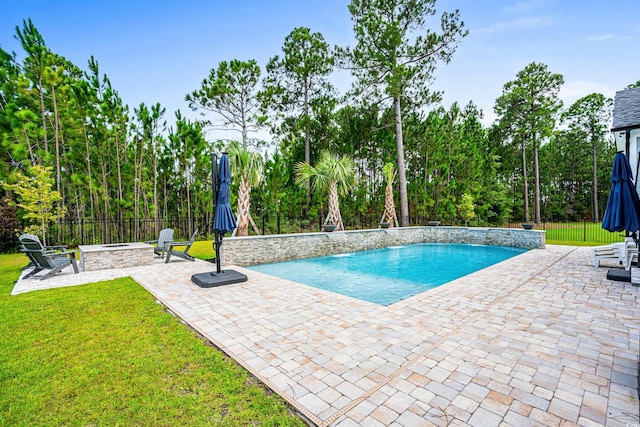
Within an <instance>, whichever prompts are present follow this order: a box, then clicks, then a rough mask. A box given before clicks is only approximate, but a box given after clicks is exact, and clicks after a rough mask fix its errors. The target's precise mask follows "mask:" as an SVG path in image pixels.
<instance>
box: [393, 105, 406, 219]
mask: <svg viewBox="0 0 640 427" xmlns="http://www.w3.org/2000/svg"><path fill="white" fill-rule="evenodd" d="M393 107H394V113H395V114H394V117H395V124H396V152H397V156H398V185H399V186H400V226H401V227H406V226H408V225H409V203H408V201H407V173H406V170H405V164H404V142H403V139H402V113H401V110H400V96H395V97H394V98H393Z"/></svg>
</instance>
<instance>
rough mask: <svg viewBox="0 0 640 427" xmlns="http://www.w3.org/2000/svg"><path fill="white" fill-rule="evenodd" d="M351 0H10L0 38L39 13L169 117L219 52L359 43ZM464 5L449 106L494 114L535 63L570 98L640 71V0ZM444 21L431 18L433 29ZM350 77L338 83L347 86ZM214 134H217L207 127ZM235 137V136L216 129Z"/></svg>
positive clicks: (446, 3) (0, 43)
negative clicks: (299, 40)
mask: <svg viewBox="0 0 640 427" xmlns="http://www.w3.org/2000/svg"><path fill="white" fill-rule="evenodd" d="M347 4H348V1H347V0H233V1H230V0H186V1H175V0H172V1H168V0H155V1H150V0H129V1H121V0H110V1H105V0H83V1H77V0H60V1H51V0H2V4H1V6H0V10H2V13H0V47H2V48H3V49H5V50H8V51H16V52H17V53H18V55H19V57H21V55H22V51H21V48H20V46H19V43H18V42H17V40H15V38H14V34H15V27H16V26H18V25H19V26H21V25H22V20H23V19H27V18H31V19H32V20H33V23H34V24H35V26H36V27H37V28H38V30H39V31H40V32H41V33H42V35H43V37H44V39H45V42H46V44H47V46H48V47H49V48H50V49H51V50H52V51H53V52H55V53H58V54H60V55H63V56H64V57H66V58H67V59H69V60H71V61H72V62H73V63H75V64H76V65H77V66H79V67H81V68H82V69H86V68H87V67H86V64H87V60H88V59H89V57H90V56H91V55H93V56H94V57H95V58H96V59H97V60H98V62H99V64H100V67H101V72H102V73H106V74H107V75H108V77H109V78H110V79H111V82H112V84H113V86H114V87H115V89H116V90H118V92H119V94H120V96H121V97H122V98H123V100H124V101H125V102H126V103H127V104H129V106H130V108H131V110H132V109H133V107H136V106H137V105H139V104H140V103H141V102H144V103H146V104H147V105H150V104H153V103H156V102H160V103H161V104H162V105H163V106H164V107H166V109H167V116H166V117H167V119H168V122H169V123H172V122H173V113H174V111H175V110H177V109H181V110H182V111H183V113H186V114H187V115H188V116H190V117H194V114H193V113H191V112H190V110H189V108H188V106H187V103H186V102H185V101H184V96H185V94H187V93H189V92H191V91H193V90H195V89H197V88H198V87H199V86H200V82H201V81H202V79H204V78H205V77H206V76H207V75H208V73H209V70H210V69H211V68H214V67H217V65H218V63H219V62H220V61H223V60H231V59H236V58H237V59H242V60H248V59H256V60H257V61H258V63H259V64H260V65H261V67H263V72H264V65H265V64H266V62H267V60H268V59H269V58H270V57H272V56H274V55H276V54H280V53H281V48H282V44H283V42H284V38H285V37H286V35H287V34H289V33H290V32H291V30H293V29H294V28H295V27H300V26H305V27H309V28H311V29H312V30H313V31H319V32H321V33H322V34H323V35H324V37H325V39H326V40H327V41H328V42H329V43H330V44H332V45H334V44H339V45H346V44H352V42H353V35H352V23H351V21H350V16H349V12H348V10H347ZM436 8H437V10H438V13H437V16H439V15H440V13H441V12H442V11H452V10H454V9H459V10H460V13H461V17H462V19H463V21H464V22H465V25H466V27H467V29H469V35H468V36H467V38H465V39H464V40H463V41H462V43H461V45H460V47H459V49H458V51H457V52H456V54H455V55H454V56H453V59H452V61H451V63H450V64H440V65H439V66H438V70H437V72H436V76H437V79H436V81H435V82H434V84H433V86H432V87H433V89H434V90H442V91H444V98H443V105H444V106H445V107H447V108H448V107H449V105H450V104H451V103H453V102H458V103H459V104H463V105H464V104H466V103H468V102H469V101H470V100H472V101H473V102H474V103H475V104H476V105H478V106H479V107H480V108H482V109H483V110H484V112H485V116H486V117H485V120H484V121H485V123H486V124H489V123H491V122H492V121H493V119H494V118H495V115H494V114H493V105H494V102H495V99H496V98H497V97H498V96H499V95H500V94H501V90H502V87H503V85H504V84H505V83H507V82H508V81H510V80H513V79H514V78H515V76H516V73H517V72H518V71H520V70H522V69H523V68H524V67H525V66H526V65H527V64H529V63H530V62H533V61H535V62H542V63H544V64H547V65H548V66H549V69H550V71H552V72H555V73H560V74H562V75H563V76H564V78H565V84H564V86H563V89H562V91H561V94H560V95H561V97H562V98H563V100H564V101H565V103H566V104H569V103H571V102H573V101H575V100H577V99H578V98H579V97H581V96H585V95H587V94H589V93H592V92H600V93H603V94H605V95H607V96H610V97H613V95H614V94H615V91H617V90H622V89H623V88H624V87H625V86H627V85H628V84H630V83H633V82H636V81H637V80H640V56H638V52H639V49H638V46H639V45H640V43H639V42H640V21H638V19H637V18H638V17H639V16H640V1H638V0H617V1H615V2H604V1H602V0H600V1H594V0H524V1H506V0H458V1H455V0H438V1H437V2H436ZM437 24H438V22H437V21H435V20H434V21H432V28H435V26H436V25H437ZM347 81H348V77H347V76H346V75H338V76H336V77H335V82H336V83H337V85H338V86H339V87H340V88H341V89H346V88H347V87H346V86H347V84H346V82H347ZM210 137H211V138H216V135H213V136H210ZM220 137H228V136H222V135H221V136H220Z"/></svg>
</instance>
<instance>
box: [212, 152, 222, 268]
mask: <svg viewBox="0 0 640 427" xmlns="http://www.w3.org/2000/svg"><path fill="white" fill-rule="evenodd" d="M211 191H212V192H213V215H214V218H215V215H216V205H217V200H218V155H217V154H216V153H214V152H211ZM212 224H213V221H212ZM217 241H218V232H217V231H215V230H213V251H214V252H215V254H216V266H217V268H218V273H220V261H219V260H220V248H219V247H218V243H217Z"/></svg>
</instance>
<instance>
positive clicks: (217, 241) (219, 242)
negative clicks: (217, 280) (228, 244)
mask: <svg viewBox="0 0 640 427" xmlns="http://www.w3.org/2000/svg"><path fill="white" fill-rule="evenodd" d="M214 236H215V242H214V244H215V246H216V273H217V274H220V273H221V272H222V270H221V268H220V245H222V233H221V232H219V231H214Z"/></svg>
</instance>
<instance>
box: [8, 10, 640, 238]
mask: <svg viewBox="0 0 640 427" xmlns="http://www.w3.org/2000/svg"><path fill="white" fill-rule="evenodd" d="M372 11H373V12H372ZM374 12H375V13H374ZM348 13H350V15H351V18H352V22H353V29H354V35H355V40H356V44H355V46H333V47H332V46H330V44H329V43H328V42H327V41H326V40H325V39H324V37H323V35H322V34H320V33H319V32H314V31H312V30H311V29H309V28H305V27H298V28H294V29H293V30H292V31H291V33H290V34H289V35H288V36H287V37H286V38H285V40H284V43H283V46H282V50H281V52H279V53H277V54H275V55H274V56H273V57H272V58H271V59H270V60H269V61H268V62H267V64H266V65H265V66H264V70H263V68H262V67H261V66H260V65H259V64H258V63H257V62H256V61H255V60H252V59H249V60H242V59H230V60H228V61H222V62H220V63H219V64H215V65H214V66H213V67H212V69H211V71H210V73H209V75H208V76H204V79H203V81H202V83H201V85H200V87H197V88H194V89H193V91H192V92H190V93H188V94H185V100H186V102H187V103H188V105H189V107H190V108H192V109H193V110H195V111H200V112H202V113H204V118H203V119H200V120H190V119H188V118H186V117H185V116H184V115H183V113H182V112H181V111H180V110H178V111H175V112H174V113H173V114H174V116H175V125H172V126H167V112H166V109H165V108H164V107H162V106H161V105H160V104H158V103H156V104H151V105H146V104H145V103H141V104H140V105H139V106H136V107H133V108H130V107H129V106H128V105H126V104H124V102H123V101H122V99H121V98H120V96H119V94H118V91H117V89H116V88H114V87H113V86H112V85H111V82H110V81H109V78H108V77H107V75H106V74H105V73H104V72H103V70H102V69H101V68H100V67H99V63H98V60H97V59H95V58H93V57H91V58H89V60H88V61H87V64H86V68H85V69H82V68H80V67H78V66H76V65H75V64H73V63H71V62H70V61H68V60H67V59H66V58H64V57H63V56H61V55H59V54H56V53H54V52H52V51H51V50H50V49H49V48H48V47H47V46H46V44H45V41H44V38H43V36H42V35H41V34H40V33H39V31H38V30H37V28H36V27H35V25H34V24H33V23H32V22H31V20H30V19H27V20H25V21H23V23H22V25H21V26H17V27H16V29H15V37H16V39H17V40H18V41H19V42H20V45H21V47H22V49H23V57H24V58H23V59H22V60H20V61H19V60H18V59H17V55H16V53H14V52H7V51H5V50H2V48H1V47H0V143H1V146H0V180H1V181H2V182H3V183H5V185H4V186H2V188H1V189H0V192H1V194H0V196H2V205H1V206H0V208H1V209H0V214H1V215H3V217H5V218H9V217H11V218H15V217H19V218H22V217H25V216H26V215H27V212H26V211H25V208H24V204H23V206H16V205H20V203H21V201H20V200H18V199H19V198H20V196H19V195H18V193H17V192H16V191H12V187H11V186H12V185H15V184H16V183H17V182H19V181H20V180H22V181H24V180H25V179H31V180H37V179H38V178H37V177H38V176H41V175H39V174H41V173H42V171H41V170H38V171H33V170H32V169H31V168H33V167H35V166H39V167H42V168H44V170H46V171H48V173H50V174H51V176H50V181H48V180H46V179H44V178H42V179H41V181H46V182H51V184H49V185H51V187H52V190H54V191H55V192H57V193H58V195H59V198H53V199H51V200H54V202H53V203H54V204H55V206H54V208H55V210H56V212H60V213H63V215H64V216H65V217H66V218H70V219H75V220H78V221H80V220H81V219H83V218H99V219H109V220H125V219H126V218H132V217H133V218H151V219H155V220H158V219H160V218H171V217H201V216H205V215H208V214H210V213H211V211H212V209H213V208H212V206H213V200H212V191H211V190H212V188H211V185H212V184H211V157H210V153H211V152H213V151H223V150H225V151H230V154H231V155H230V158H231V161H232V167H233V168H234V181H233V183H232V202H233V203H234V204H237V205H238V214H239V216H240V217H241V219H242V220H241V221H239V228H242V230H246V232H248V230H249V229H250V227H248V226H247V222H248V221H250V220H251V219H252V217H253V216H260V215H283V216H289V217H298V216H305V217H311V218H317V217H319V216H324V214H325V213H326V212H327V207H328V206H327V195H328V194H327V193H326V191H327V189H324V190H325V193H324V194H323V193H322V192H321V191H320V190H322V187H320V188H315V190H316V191H313V190H314V187H312V185H311V184H310V181H306V182H305V183H303V182H299V183H298V184H300V185H296V168H297V165H298V164H299V163H301V162H302V163H305V164H307V165H312V164H315V163H317V162H319V161H320V160H321V155H323V154H322V153H332V154H333V155H335V156H348V157H349V158H350V160H351V161H352V164H353V172H354V178H355V180H354V183H353V185H351V186H350V187H349V191H348V197H344V196H342V198H341V200H340V209H341V215H342V217H353V216H357V215H363V216H375V215H378V216H379V215H381V214H382V213H383V212H384V209H385V200H386V201H387V203H389V202H388V199H389V192H388V188H389V187H390V183H389V179H388V178H389V174H388V173H387V174H385V170H384V169H385V165H387V164H392V166H393V167H394V169H393V174H392V175H391V179H392V181H393V182H392V183H391V185H392V188H393V190H394V191H393V197H395V202H396V203H395V206H398V207H399V211H398V212H397V219H398V220H399V223H400V224H399V225H407V224H408V221H409V216H422V217H428V218H433V219H438V218H444V217H460V218H472V217H478V218H482V219H483V221H485V222H486V223H487V224H495V225H500V224H503V223H504V222H505V221H506V220H507V219H514V220H517V221H526V222H530V221H535V222H540V221H542V220H544V219H546V220H576V219H580V218H584V217H588V218H591V219H593V220H594V221H599V220H600V219H601V216H602V214H603V209H604V204H605V203H606V198H607V195H608V191H609V188H610V185H609V175H610V164H611V161H612V159H613V152H614V148H613V144H612V142H611V140H610V138H609V137H608V127H609V122H610V120H611V110H612V100H611V99H608V98H606V97H605V96H604V95H602V94H599V93H593V94H590V95H588V96H586V97H584V98H581V99H579V100H577V101H576V102H575V103H574V104H572V105H570V106H564V105H563V104H562V102H561V100H560V99H559V97H558V93H559V91H560V88H561V86H562V84H563V83H564V81H563V77H562V75H561V74H559V73H554V72H552V71H551V70H549V69H548V67H547V66H546V65H545V64H542V63H537V62H532V63H531V64H529V65H527V66H526V67H525V68H524V69H523V70H522V71H520V72H519V73H518V74H517V75H516V76H514V79H513V80H511V81H509V82H506V83H505V85H504V87H503V91H502V94H501V95H500V96H499V97H498V98H497V99H496V102H495V106H494V111H495V113H496V114H497V116H498V119H497V120H496V121H495V123H493V124H492V125H491V126H484V125H483V124H482V118H483V112H482V111H481V110H480V109H479V108H478V107H477V106H476V105H474V103H473V102H470V103H468V104H467V105H459V104H457V103H454V104H453V105H451V106H449V107H448V108H446V107H443V106H440V105H439V104H438V102H439V101H440V98H441V94H440V93H438V92H434V91H432V90H431V89H430V84H431V83H432V81H433V78H434V77H433V76H434V71H435V69H436V67H437V65H438V64H439V63H447V62H449V61H451V60H454V54H455V50H456V48H457V46H458V45H459V44H460V43H462V42H463V40H464V38H465V36H466V35H467V30H465V28H464V23H463V21H462V19H461V14H460V12H459V11H454V12H444V13H442V14H441V15H440V16H439V25H436V26H434V27H435V29H432V28H430V25H428V23H429V24H430V23H431V22H432V20H431V18H432V17H436V9H435V0H418V1H414V0H411V1H409V0H375V1H374V0H352V1H351V2H350V4H349V6H348ZM338 72H343V73H350V74H351V76H352V77H353V80H354V84H353V87H352V89H351V90H349V91H348V92H347V93H338V91H337V90H336V89H335V87H334V86H332V84H331V76H332V74H333V73H338ZM639 83H640V82H637V83H635V84H633V85H638V84H639ZM212 127H217V128H220V127H221V128H225V129H233V130H236V131H238V135H239V138H238V140H237V141H233V142H232V143H230V141H222V140H215V141H211V140H208V139H207V137H206V131H207V130H208V129H210V128H212ZM261 129H263V130H268V131H269V132H270V134H271V135H272V140H271V141H262V140H258V139H256V138H253V137H252V135H254V134H255V132H256V131H258V130H261ZM395 177H397V180H395ZM385 215H386V214H385ZM387 217H388V215H387Z"/></svg>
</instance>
